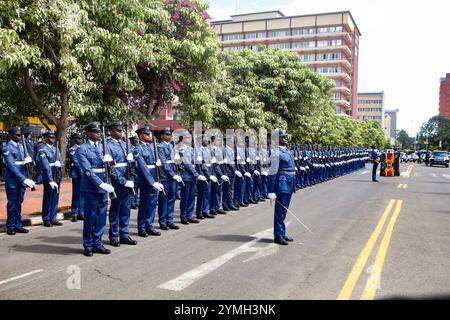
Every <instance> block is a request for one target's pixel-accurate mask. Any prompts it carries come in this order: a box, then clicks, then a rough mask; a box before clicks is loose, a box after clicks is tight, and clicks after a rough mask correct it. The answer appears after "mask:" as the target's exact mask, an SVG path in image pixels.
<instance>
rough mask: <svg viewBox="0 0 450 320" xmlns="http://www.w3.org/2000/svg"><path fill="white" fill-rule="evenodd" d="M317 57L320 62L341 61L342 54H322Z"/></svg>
mask: <svg viewBox="0 0 450 320" xmlns="http://www.w3.org/2000/svg"><path fill="white" fill-rule="evenodd" d="M319 57H320V60H322V61H333V60H341V59H342V54H341V53H340V52H332V53H323V54H321V55H320V56H319Z"/></svg>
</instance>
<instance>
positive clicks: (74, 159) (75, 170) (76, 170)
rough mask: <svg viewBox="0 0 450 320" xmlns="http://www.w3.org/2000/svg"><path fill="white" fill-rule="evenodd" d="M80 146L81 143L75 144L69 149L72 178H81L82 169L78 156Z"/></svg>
mask: <svg viewBox="0 0 450 320" xmlns="http://www.w3.org/2000/svg"><path fill="white" fill-rule="evenodd" d="M79 148H80V146H79V145H77V144H74V145H73V146H71V147H70V148H69V150H67V155H68V157H69V159H70V163H71V165H70V177H71V178H72V179H79V178H80V177H81V174H82V172H81V169H80V165H79V164H78V156H77V150H78V149H79Z"/></svg>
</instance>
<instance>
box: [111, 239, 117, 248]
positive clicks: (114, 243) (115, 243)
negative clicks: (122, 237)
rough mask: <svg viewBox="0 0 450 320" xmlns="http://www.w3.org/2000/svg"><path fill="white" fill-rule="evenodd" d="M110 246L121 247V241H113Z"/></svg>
mask: <svg viewBox="0 0 450 320" xmlns="http://www.w3.org/2000/svg"><path fill="white" fill-rule="evenodd" d="M109 244H110V245H112V246H113V247H120V241H119V239H112V240H109Z"/></svg>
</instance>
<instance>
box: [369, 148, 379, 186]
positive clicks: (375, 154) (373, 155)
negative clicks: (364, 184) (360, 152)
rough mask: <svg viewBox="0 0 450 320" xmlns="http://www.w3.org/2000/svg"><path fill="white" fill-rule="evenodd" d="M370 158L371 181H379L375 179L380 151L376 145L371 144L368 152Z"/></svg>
mask: <svg viewBox="0 0 450 320" xmlns="http://www.w3.org/2000/svg"><path fill="white" fill-rule="evenodd" d="M370 158H371V159H372V161H373V168H372V181H373V182H379V181H378V180H377V168H378V164H379V163H380V153H379V152H378V150H377V146H376V145H373V146H372V152H371V154H370Z"/></svg>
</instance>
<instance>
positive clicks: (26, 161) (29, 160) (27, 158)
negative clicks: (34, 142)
mask: <svg viewBox="0 0 450 320" xmlns="http://www.w3.org/2000/svg"><path fill="white" fill-rule="evenodd" d="M32 162H33V159H31V157H30V156H28V157H26V158H25V159H23V163H24V164H27V163H32Z"/></svg>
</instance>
